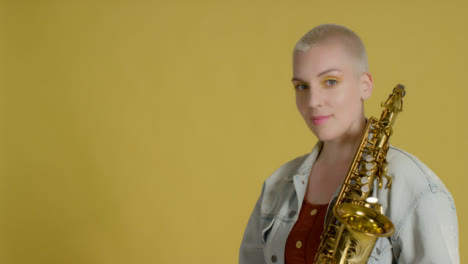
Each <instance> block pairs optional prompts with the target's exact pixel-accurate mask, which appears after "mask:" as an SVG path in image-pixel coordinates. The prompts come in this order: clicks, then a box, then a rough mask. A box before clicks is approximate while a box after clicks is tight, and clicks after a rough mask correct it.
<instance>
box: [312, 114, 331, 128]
mask: <svg viewBox="0 0 468 264" xmlns="http://www.w3.org/2000/svg"><path fill="white" fill-rule="evenodd" d="M330 117H331V115H319V116H312V117H311V118H310V119H311V120H312V123H313V124H314V125H316V126H320V125H323V124H325V123H326V122H327V121H328V119H330Z"/></svg>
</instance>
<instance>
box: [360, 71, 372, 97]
mask: <svg viewBox="0 0 468 264" xmlns="http://www.w3.org/2000/svg"><path fill="white" fill-rule="evenodd" d="M359 87H360V92H361V99H362V100H366V99H367V98H369V97H370V96H371V94H372V90H373V89H374V83H373V80H372V75H371V74H370V73H368V72H365V73H363V74H362V75H361V79H360V86H359Z"/></svg>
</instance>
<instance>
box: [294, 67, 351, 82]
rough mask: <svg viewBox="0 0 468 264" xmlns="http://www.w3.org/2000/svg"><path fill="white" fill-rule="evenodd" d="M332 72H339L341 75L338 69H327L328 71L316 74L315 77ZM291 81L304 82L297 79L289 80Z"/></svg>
mask: <svg viewBox="0 0 468 264" xmlns="http://www.w3.org/2000/svg"><path fill="white" fill-rule="evenodd" d="M332 71H339V72H341V73H342V71H341V70H338V69H328V70H324V71H323V72H321V73H319V74H317V77H320V76H322V75H325V74H327V73H329V72H332ZM291 81H300V82H305V81H304V80H302V79H300V78H297V77H293V78H292V79H291Z"/></svg>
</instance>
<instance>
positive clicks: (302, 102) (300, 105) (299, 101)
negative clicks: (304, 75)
mask: <svg viewBox="0 0 468 264" xmlns="http://www.w3.org/2000/svg"><path fill="white" fill-rule="evenodd" d="M296 107H297V110H299V113H301V115H304V111H305V109H306V107H307V105H306V98H305V97H304V96H302V95H299V94H296Z"/></svg>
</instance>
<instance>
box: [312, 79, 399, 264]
mask: <svg viewBox="0 0 468 264" xmlns="http://www.w3.org/2000/svg"><path fill="white" fill-rule="evenodd" d="M404 96H405V87H404V86H403V85H401V84H398V85H397V86H396V87H395V88H394V89H393V93H391V94H390V95H389V97H388V99H387V100H386V101H385V102H384V103H382V107H384V110H383V112H382V114H381V117H380V120H377V119H376V118H374V117H371V118H370V119H369V120H368V121H367V124H366V127H365V130H364V135H363V137H362V140H361V143H360V145H359V148H358V149H357V150H356V153H355V155H354V158H353V162H352V163H351V166H350V169H349V171H348V174H347V175H346V178H345V181H344V183H343V185H342V187H341V189H340V192H339V195H338V197H337V200H336V203H335V205H334V207H333V215H332V216H331V217H330V219H329V221H328V222H327V225H326V227H325V228H324V231H323V233H322V235H321V242H320V245H319V248H318V251H317V254H316V255H315V258H314V263H315V264H323V263H332V264H338V263H339V264H361V263H366V262H367V260H368V258H369V256H370V254H371V252H372V249H373V248H374V246H375V243H376V242H377V239H378V238H379V237H388V236H391V235H392V234H393V232H394V231H395V227H394V225H393V223H392V222H391V221H390V219H388V218H387V217H386V216H385V215H383V208H382V206H381V205H380V204H379V203H378V200H377V198H376V197H369V194H370V193H371V192H372V191H373V188H374V181H375V180H376V181H377V182H376V183H377V184H378V188H379V189H381V188H382V185H383V178H385V179H386V186H385V188H390V186H391V184H392V179H391V178H390V177H389V176H388V175H386V172H387V168H388V164H387V161H386V156H387V151H388V149H389V143H388V140H389V138H390V136H391V135H392V131H393V130H392V127H393V124H394V123H395V119H396V117H397V115H398V113H399V112H401V111H402V107H403V100H402V99H403V97H404Z"/></svg>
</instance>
